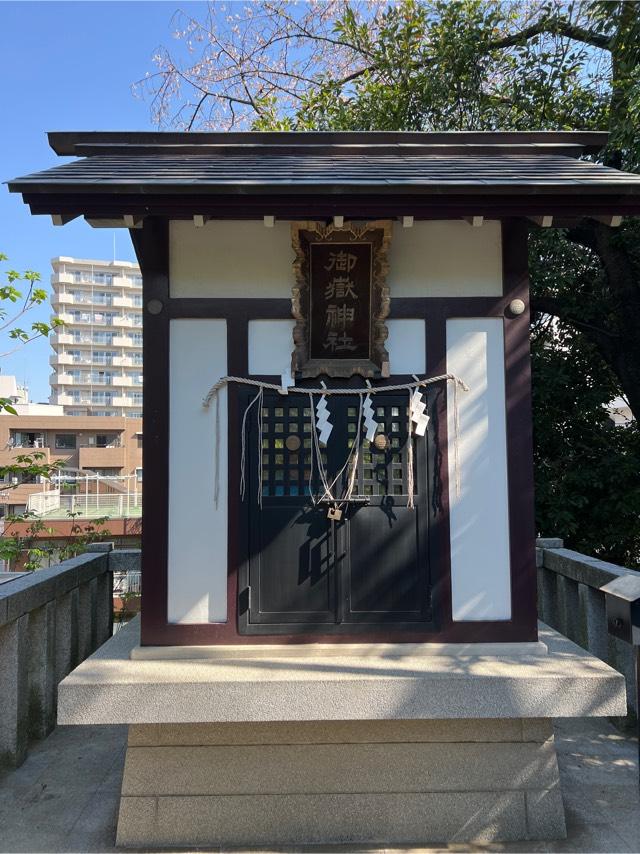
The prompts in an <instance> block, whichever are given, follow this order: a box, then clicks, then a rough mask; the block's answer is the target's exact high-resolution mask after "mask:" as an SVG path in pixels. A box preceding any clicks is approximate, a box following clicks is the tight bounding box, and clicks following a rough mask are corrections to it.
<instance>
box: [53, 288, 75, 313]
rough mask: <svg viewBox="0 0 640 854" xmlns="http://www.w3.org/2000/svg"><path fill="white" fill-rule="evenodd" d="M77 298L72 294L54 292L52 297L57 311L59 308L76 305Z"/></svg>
mask: <svg viewBox="0 0 640 854" xmlns="http://www.w3.org/2000/svg"><path fill="white" fill-rule="evenodd" d="M75 301H76V300H75V297H74V296H73V295H72V294H65V293H57V292H54V293H53V294H52V296H51V305H52V306H53V307H54V308H56V310H58V309H57V306H64V305H75Z"/></svg>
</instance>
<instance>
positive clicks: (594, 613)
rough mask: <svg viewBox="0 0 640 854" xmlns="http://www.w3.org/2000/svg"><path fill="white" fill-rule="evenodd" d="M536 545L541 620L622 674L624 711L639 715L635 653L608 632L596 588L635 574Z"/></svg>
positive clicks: (553, 544)
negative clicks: (627, 709)
mask: <svg viewBox="0 0 640 854" xmlns="http://www.w3.org/2000/svg"><path fill="white" fill-rule="evenodd" d="M536 545H537V549H536V557H537V566H538V615H539V617H540V619H541V620H542V621H543V622H544V623H547V625H549V626H551V627H552V628H554V629H557V631H559V632H561V633H562V634H563V635H566V636H567V637H568V638H570V639H571V640H572V641H574V643H577V644H578V645H579V646H581V647H583V648H584V649H588V650H589V652H591V653H593V655H595V656H597V657H598V658H600V659H602V661H606V662H607V664H610V665H611V667H613V668H615V669H616V670H617V671H618V672H620V673H622V675H623V676H624V677H625V680H626V683H627V703H628V706H629V712H630V713H631V716H634V715H635V714H637V711H638V709H637V695H636V676H635V657H634V656H635V654H634V650H633V648H632V646H631V645H630V644H628V643H625V642H624V641H621V640H619V639H618V638H615V637H613V636H611V635H610V634H609V633H608V632H607V618H606V612H605V601H604V593H601V592H600V588H601V587H602V586H603V585H604V584H607V582H609V581H613V579H614V578H618V577H619V576H621V575H629V574H631V575H636V574H637V573H636V572H635V570H632V569H625V568H624V567H622V566H617V565H616V564H614V563H607V562H606V561H603V560H598V559H597V558H595V557H588V556H587V555H583V554H580V552H574V551H571V550H570V549H565V548H564V543H563V541H562V540H560V539H539V540H538V541H537V544H536Z"/></svg>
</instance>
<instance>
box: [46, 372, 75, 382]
mask: <svg viewBox="0 0 640 854" xmlns="http://www.w3.org/2000/svg"><path fill="white" fill-rule="evenodd" d="M77 382H78V381H77V380H76V379H75V378H74V377H72V376H71V374H65V373H58V372H56V371H54V372H53V373H52V374H51V376H50V377H49V384H50V385H52V386H58V385H63V386H64V385H76V383H77Z"/></svg>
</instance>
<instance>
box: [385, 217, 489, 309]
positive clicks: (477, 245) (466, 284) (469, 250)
mask: <svg viewBox="0 0 640 854" xmlns="http://www.w3.org/2000/svg"><path fill="white" fill-rule="evenodd" d="M389 286H390V289H391V299H393V298H394V297H480V296H501V294H502V236H501V228H500V223H499V222H497V221H494V220H488V221H485V222H484V224H483V225H481V226H479V227H476V228H474V227H473V226H471V225H469V224H468V223H467V222H465V221H464V220H428V221H424V222H416V223H414V225H413V227H412V228H403V227H402V225H401V224H400V223H394V226H393V237H392V239H391V246H390V249H389Z"/></svg>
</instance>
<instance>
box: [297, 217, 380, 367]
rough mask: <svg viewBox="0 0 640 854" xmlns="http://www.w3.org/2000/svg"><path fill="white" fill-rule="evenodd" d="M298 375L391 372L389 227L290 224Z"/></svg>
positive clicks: (309, 223)
mask: <svg viewBox="0 0 640 854" xmlns="http://www.w3.org/2000/svg"><path fill="white" fill-rule="evenodd" d="M291 228H292V242H293V248H294V250H295V252H296V260H295V262H294V271H295V277H296V283H295V286H294V288H293V295H292V311H293V316H294V317H295V319H296V321H297V323H296V326H295V329H294V332H293V338H294V345H295V349H294V352H293V357H292V368H293V371H294V372H295V373H296V374H298V376H301V377H317V376H318V375H319V374H327V375H328V376H330V377H350V376H352V375H353V374H360V375H361V376H363V377H379V376H388V375H389V356H388V353H387V350H386V347H385V341H386V339H387V335H388V332H387V326H386V323H385V320H386V318H387V315H388V314H389V288H388V287H387V283H386V276H387V269H388V264H387V250H388V246H389V241H390V239H391V223H390V222H388V221H376V222H369V223H349V224H348V225H346V226H344V227H343V228H335V227H334V226H333V225H324V224H322V223H315V222H298V223H293V224H292V227H291Z"/></svg>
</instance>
